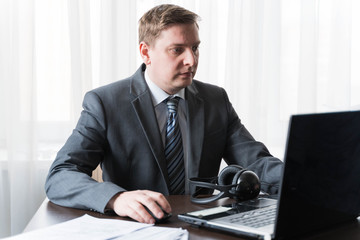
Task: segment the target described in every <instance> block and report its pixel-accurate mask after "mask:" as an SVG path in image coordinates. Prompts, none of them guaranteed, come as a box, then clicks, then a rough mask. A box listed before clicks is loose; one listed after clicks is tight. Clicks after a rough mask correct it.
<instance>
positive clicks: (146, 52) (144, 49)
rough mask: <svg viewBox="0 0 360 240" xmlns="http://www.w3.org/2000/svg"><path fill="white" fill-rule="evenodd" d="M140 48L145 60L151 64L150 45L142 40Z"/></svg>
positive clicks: (147, 63)
mask: <svg viewBox="0 0 360 240" xmlns="http://www.w3.org/2000/svg"><path fill="white" fill-rule="evenodd" d="M139 49H140V56H141V58H142V60H143V62H144V63H145V64H146V65H150V64H151V59H150V55H149V51H150V46H149V45H148V44H147V43H145V42H141V43H140V44H139Z"/></svg>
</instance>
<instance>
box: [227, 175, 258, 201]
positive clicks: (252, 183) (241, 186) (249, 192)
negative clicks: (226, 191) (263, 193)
mask: <svg viewBox="0 0 360 240" xmlns="http://www.w3.org/2000/svg"><path fill="white" fill-rule="evenodd" d="M232 184H233V185H235V184H236V186H235V187H233V188H232V189H231V193H232V194H233V195H234V197H235V198H236V199H237V200H240V201H243V200H249V199H253V198H256V197H257V196H258V195H259V193H260V186H261V185H260V180H259V177H258V176H257V175H256V174H255V173H254V172H253V171H250V170H243V171H240V172H238V173H237V174H235V176H234V179H233V182H232Z"/></svg>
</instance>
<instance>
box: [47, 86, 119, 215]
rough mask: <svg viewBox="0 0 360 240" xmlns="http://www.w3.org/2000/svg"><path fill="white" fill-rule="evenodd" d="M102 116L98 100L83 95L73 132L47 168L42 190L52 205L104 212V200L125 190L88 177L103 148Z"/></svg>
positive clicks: (104, 142)
mask: <svg viewBox="0 0 360 240" xmlns="http://www.w3.org/2000/svg"><path fill="white" fill-rule="evenodd" d="M106 129H107V126H106V115H105V108H104V106H103V104H102V101H101V99H100V98H99V97H98V95H96V94H95V93H93V92H89V93H87V94H86V95H85V97H84V101H83V111H82V113H81V116H80V119H79V121H78V124H77V126H76V128H75V129H74V130H73V133H72V134H71V136H70V137H69V138H68V140H67V141H66V143H65V145H64V146H63V147H62V148H61V150H60V151H59V152H58V154H57V156H56V159H55V161H54V163H53V164H52V166H51V167H50V170H49V174H48V176H47V179H46V183H45V190H46V194H47V196H48V198H49V199H50V201H52V202H54V203H55V204H58V205H61V206H66V207H74V208H80V209H90V210H95V211H98V212H104V211H105V207H106V204H107V203H108V201H109V200H110V199H111V198H112V197H113V196H114V195H115V194H116V193H118V192H122V191H125V189H123V188H121V187H119V186H117V185H115V184H113V183H110V182H103V183H99V182H97V181H95V180H94V179H92V178H91V174H92V171H93V170H94V169H95V168H96V167H97V165H98V164H99V163H100V162H101V161H102V159H103V156H104V149H105V148H106V147H107V139H106Z"/></svg>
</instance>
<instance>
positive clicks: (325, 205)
mask: <svg viewBox="0 0 360 240" xmlns="http://www.w3.org/2000/svg"><path fill="white" fill-rule="evenodd" d="M290 125H291V127H289V133H288V141H287V144H288V146H287V152H286V154H285V159H284V161H285V162H286V167H285V169H284V176H283V184H282V186H281V195H280V196H281V198H280V199H279V203H278V204H279V205H278V206H280V208H279V211H278V221H277V224H276V226H275V227H276V228H275V229H276V230H275V236H276V237H277V238H289V237H291V236H299V235H301V234H302V233H307V232H310V231H313V230H317V229H321V228H324V227H328V226H331V225H333V224H338V223H339V222H343V221H347V220H350V219H356V216H358V215H359V214H358V213H360V111H354V112H337V113H323V114H308V115H295V116H293V117H292V118H291V121H290ZM289 219H292V220H291V221H289Z"/></svg>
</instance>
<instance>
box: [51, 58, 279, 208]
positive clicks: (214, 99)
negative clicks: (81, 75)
mask: <svg viewBox="0 0 360 240" xmlns="http://www.w3.org/2000/svg"><path fill="white" fill-rule="evenodd" d="M144 70H145V65H142V66H141V67H140V68H139V69H138V71H137V72H136V73H135V74H134V75H133V76H131V77H129V78H127V79H124V80H121V81H117V82H114V83H112V84H109V85H107V86H103V87H100V88H97V89H95V90H92V91H90V92H88V93H87V94H86V95H85V97H84V102H83V109H84V110H83V111H82V113H81V116H80V119H79V121H78V124H77V126H76V128H75V129H74V131H73V133H72V135H71V136H70V137H69V139H68V140H67V142H66V143H65V145H64V146H63V148H62V149H61V150H60V151H59V152H58V154H57V157H56V159H55V161H54V163H53V164H52V166H51V168H50V171H49V175H48V177H47V180H46V184H45V188H46V193H47V196H48V198H49V199H50V200H51V201H53V202H54V203H56V204H59V205H63V206H68V207H75V208H82V209H93V210H96V211H99V212H104V208H105V206H106V204H107V202H108V201H109V200H110V199H111V198H112V197H113V196H114V195H115V194H116V193H118V192H122V191H127V190H136V189H148V190H153V191H157V192H161V193H163V194H165V195H168V194H169V190H168V185H169V180H168V176H167V170H166V162H165V156H164V149H163V143H162V140H161V136H160V130H159V128H158V124H157V119H156V115H155V111H154V108H153V105H152V99H151V93H150V91H149V88H148V86H147V84H146V82H145V79H144ZM185 98H186V105H187V114H186V115H187V131H188V136H189V137H188V141H187V144H188V146H187V149H188V151H187V153H185V154H187V159H188V161H187V166H186V172H187V175H188V178H192V177H213V176H216V175H217V174H218V171H219V167H220V163H221V160H222V159H224V160H225V161H226V162H227V163H228V164H238V165H241V166H243V167H245V168H247V169H251V170H253V171H255V172H256V173H257V174H258V176H259V177H260V179H261V181H262V182H263V183H268V184H270V185H268V184H264V185H263V190H265V191H268V192H269V191H270V192H274V191H276V186H273V185H276V184H278V181H279V179H280V175H281V168H282V162H281V161H280V160H278V159H276V158H274V157H272V156H271V155H270V153H269V152H268V150H267V149H266V147H265V146H264V145H263V144H262V143H260V142H257V141H255V140H254V138H253V137H252V136H251V135H250V133H249V132H248V131H247V130H246V128H245V127H244V126H243V125H242V124H241V122H240V119H239V118H238V116H237V114H236V112H235V111H234V109H233V107H232V105H231V103H230V102H229V99H228V97H227V94H226V92H225V91H224V89H222V88H219V87H216V86H213V85H210V84H205V83H202V82H199V81H196V80H193V83H192V84H191V85H190V86H188V87H187V88H186V90H185ZM99 163H100V164H101V167H102V170H103V180H104V182H103V183H98V182H96V181H95V180H93V179H92V178H91V177H90V176H91V174H92V171H93V170H94V169H95V168H96V166H97V165H98V164H99ZM192 191H193V189H190V192H192Z"/></svg>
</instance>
